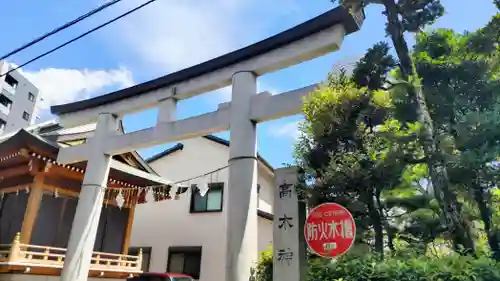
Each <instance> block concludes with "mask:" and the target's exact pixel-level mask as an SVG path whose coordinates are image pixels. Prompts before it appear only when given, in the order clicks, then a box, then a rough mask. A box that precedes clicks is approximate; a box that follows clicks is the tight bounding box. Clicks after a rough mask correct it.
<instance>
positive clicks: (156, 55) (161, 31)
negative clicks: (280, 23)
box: [112, 0, 298, 73]
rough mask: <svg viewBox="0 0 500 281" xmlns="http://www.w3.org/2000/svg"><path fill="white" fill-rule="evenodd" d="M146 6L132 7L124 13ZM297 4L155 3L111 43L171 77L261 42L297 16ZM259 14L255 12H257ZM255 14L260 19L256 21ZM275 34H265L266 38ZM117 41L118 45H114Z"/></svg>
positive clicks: (244, 0) (120, 27) (288, 0)
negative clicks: (270, 26) (286, 19)
mask: <svg viewBox="0 0 500 281" xmlns="http://www.w3.org/2000/svg"><path fill="white" fill-rule="evenodd" d="M142 2H143V1H140V0H136V1H130V2H128V4H127V6H122V8H123V9H129V8H131V7H134V6H137V5H138V4H140V3H142ZM295 2H296V0H282V1H280V4H279V5H276V4H275V3H273V2H272V1H267V0H237V1H235V0H211V1H197V0H169V1H157V2H155V3H154V4H151V5H150V6H149V7H146V8H144V9H143V10H141V11H140V12H138V13H136V14H134V15H132V16H130V17H128V18H127V19H126V20H123V21H120V22H119V23H118V24H117V27H116V28H117V29H116V32H115V33H116V34H117V35H118V36H117V37H118V38H116V37H114V36H113V40H114V42H112V43H113V44H120V46H121V47H127V48H129V49H130V50H131V51H132V53H134V54H136V55H137V56H138V57H137V58H138V59H139V60H141V61H143V62H145V63H146V64H147V67H148V68H149V70H151V68H154V69H156V70H157V71H159V72H162V73H164V72H172V71H176V70H180V69H183V68H186V67H189V66H192V65H195V64H197V63H201V62H203V61H206V60H209V59H211V58H214V57H217V56H219V55H223V54H225V53H227V52H230V51H233V50H235V49H238V48H240V47H243V46H245V45H247V44H250V43H253V42H254V41H257V40H260V39H262V36H263V34H262V33H263V32H264V33H266V29H267V27H268V26H266V25H268V24H271V23H272V21H273V20H274V19H279V18H280V16H282V17H286V16H289V15H290V14H291V13H297V12H298V11H297V10H298V9H297V7H296V5H295ZM256 11H257V12H258V13H255V12H256ZM257 14H261V15H262V16H259V17H258V18H256V15H257ZM268 35H271V34H264V36H268ZM116 40H118V42H116Z"/></svg>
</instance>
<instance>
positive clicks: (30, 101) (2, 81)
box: [0, 61, 40, 134]
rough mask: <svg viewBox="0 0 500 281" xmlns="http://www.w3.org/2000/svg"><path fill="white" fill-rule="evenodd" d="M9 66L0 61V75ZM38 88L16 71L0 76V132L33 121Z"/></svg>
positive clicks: (37, 99) (38, 98)
mask: <svg viewBox="0 0 500 281" xmlns="http://www.w3.org/2000/svg"><path fill="white" fill-rule="evenodd" d="M10 69H11V66H10V65H9V64H8V63H7V62H5V61H0V75H1V74H4V73H7V72H8V71H9V70H10ZM39 100H40V97H39V90H38V89H37V88H36V87H35V85H33V84H32V83H31V82H30V81H28V79H26V78H25V77H24V76H22V75H21V74H20V73H19V72H18V71H13V72H11V73H9V74H7V75H3V76H2V77H0V134H3V133H9V132H12V131H16V130H19V129H21V128H24V127H27V126H29V125H32V124H34V123H35V121H36V119H37V116H36V104H37V102H38V101H39Z"/></svg>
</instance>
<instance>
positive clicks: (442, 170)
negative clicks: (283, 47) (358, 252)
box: [295, 0, 500, 280]
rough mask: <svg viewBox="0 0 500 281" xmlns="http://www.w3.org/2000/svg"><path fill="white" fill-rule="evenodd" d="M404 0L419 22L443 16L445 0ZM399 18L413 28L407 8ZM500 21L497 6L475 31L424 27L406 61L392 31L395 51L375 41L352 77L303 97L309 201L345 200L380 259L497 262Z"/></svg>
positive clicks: (302, 157) (333, 78)
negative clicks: (465, 257)
mask: <svg viewBox="0 0 500 281" xmlns="http://www.w3.org/2000/svg"><path fill="white" fill-rule="evenodd" d="M347 2H349V3H350V4H353V3H354V2H356V1H344V3H343V4H346V3H347ZM389 2H391V3H395V2H394V0H392V1H385V0H381V1H372V2H365V4H370V3H379V4H384V5H388V3H389ZM410 2H411V3H410ZM424 4H425V5H424ZM397 5H407V6H405V7H406V8H405V9H409V7H414V8H416V7H417V6H418V7H420V9H421V11H416V10H415V11H414V13H413V14H412V16H411V17H413V18H414V19H416V18H420V19H421V22H430V21H433V20H434V19H435V17H437V16H438V15H440V14H442V7H440V4H439V2H438V1H408V3H407V2H405V1H398V2H397ZM433 5H435V6H433ZM401 7H402V6H400V8H398V11H399V12H398V13H403V12H402V11H401V10H402V8H401ZM389 9H390V7H388V9H387V10H389ZM426 9H428V10H426ZM424 10H425V11H426V12H425V13H424ZM399 17H400V18H401V20H402V22H400V27H401V26H404V30H408V31H411V30H412V29H410V28H408V27H406V25H404V24H403V23H404V20H403V19H404V18H405V17H406V18H411V17H410V13H408V14H407V15H405V16H404V17H403V16H402V15H399ZM415 21H416V20H415ZM393 24H394V23H393ZM499 27H500V16H498V15H497V16H495V17H493V18H492V20H491V21H490V22H489V23H488V24H487V25H486V26H485V27H483V28H481V29H479V30H477V31H475V32H467V33H464V34H458V33H455V32H453V31H451V30H446V29H438V30H433V31H429V32H420V33H419V34H418V36H417V42H416V44H415V46H414V47H413V49H412V50H411V52H410V51H409V52H408V57H409V58H410V63H411V67H412V69H411V70H409V71H408V69H405V67H404V66H403V64H404V63H403V62H402V58H403V60H404V59H408V58H404V52H403V56H401V54H402V52H401V49H400V51H399V52H398V51H397V49H398V44H399V43H401V41H398V40H395V39H394V36H395V33H394V30H392V33H391V32H389V34H392V35H393V36H392V39H393V43H394V44H393V45H394V47H395V49H396V53H397V54H398V60H396V59H395V58H394V57H392V55H391V49H390V47H389V45H388V44H386V43H384V42H380V43H378V44H376V45H374V46H373V47H372V48H370V49H369V50H368V51H367V53H366V54H365V56H364V57H363V58H362V59H361V60H360V61H359V62H358V63H357V64H356V67H355V69H354V72H353V74H352V76H347V75H346V74H345V73H344V72H341V73H340V74H338V73H337V74H330V75H329V76H328V78H327V80H326V81H325V82H324V83H323V84H322V85H321V86H320V87H319V88H318V89H317V90H316V91H315V92H314V93H312V94H311V96H310V97H308V99H306V100H305V106H304V116H305V121H304V123H303V124H302V126H301V132H302V136H301V137H300V140H299V142H298V143H297V145H296V151H295V156H296V160H297V163H298V165H299V166H300V167H301V170H302V171H303V172H304V175H303V176H304V177H305V181H304V191H305V192H306V193H307V194H308V195H309V197H308V198H309V200H310V204H311V205H317V204H320V203H323V202H337V203H340V204H342V205H344V206H346V207H347V208H348V209H349V210H350V211H351V212H352V213H353V215H354V217H355V220H356V223H357V230H358V233H357V236H356V237H357V241H356V243H357V244H358V245H361V244H364V245H368V246H369V247H370V248H371V249H372V252H373V254H374V256H375V257H377V258H378V259H384V258H385V259H390V258H394V257H398V256H399V257H401V256H402V255H406V256H408V257H410V256H412V255H415V254H417V255H420V256H422V257H431V256H432V257H442V256H443V255H449V254H450V253H451V252H453V251H455V252H457V253H460V254H464V253H465V254H468V253H470V254H473V257H481V256H483V255H487V256H489V255H491V257H493V258H494V259H496V260H500V225H499V223H500V192H499V191H498V187H497V186H498V181H499V176H500V173H499V172H500V164H499V163H498V162H499V161H500V159H499V158H500V142H499V140H500V129H499V128H500V96H499V95H498V94H499V93H500V82H499V81H500V79H499V77H500V59H499V58H500V56H499V54H500V52H499V51H500V47H499V44H498V43H499V41H500V35H499V34H500V28H499ZM396 33H397V32H396ZM396 41H397V42H396ZM398 42H399V43H398ZM403 43H404V44H406V43H405V42H403ZM404 44H403V45H404ZM403 47H404V46H403ZM399 48H401V45H400V46H399ZM403 49H404V48H403ZM403 51H404V50H403ZM411 77H414V78H415V79H417V78H418V79H417V80H413V78H411ZM419 91H421V93H420V94H419ZM416 97H417V98H416ZM420 99H423V100H420ZM424 109H425V110H424ZM423 110H424V111H423ZM422 115H427V117H425V118H423V117H422ZM429 120H430V121H431V123H426V122H427V121H429ZM429 129H431V131H432V133H431V134H430V133H429ZM429 136H430V137H431V138H432V139H433V141H432V142H429ZM433 145H434V146H435V147H434V148H432V149H429V146H433ZM436 163H437V164H436ZM436 165H437V166H436ZM438 174H440V175H438ZM436 180H437V182H438V184H436ZM444 180H445V182H443V181H444ZM450 219H452V220H453V221H452V223H450ZM476 245H477V249H476ZM476 250H477V251H476ZM388 254H389V255H388ZM388 256H389V257H388ZM353 280H355V279H353ZM464 280H465V279H464ZM467 280H468V279H467Z"/></svg>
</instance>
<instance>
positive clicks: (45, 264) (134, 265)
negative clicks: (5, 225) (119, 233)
mask: <svg viewBox="0 0 500 281" xmlns="http://www.w3.org/2000/svg"><path fill="white" fill-rule="evenodd" d="M65 256H66V249H64V248H56V247H46V246H37V245H28V244H23V243H21V242H20V233H18V234H17V235H16V236H15V238H14V241H12V244H9V245H5V244H4V245H0V273H8V272H19V273H24V274H37V275H53V276H54V275H55V276H58V275H59V274H60V272H61V269H62V267H63V264H64V258H65ZM141 265H142V250H140V251H139V255H137V256H132V255H122V254H111V253H101V252H94V253H93V254H92V259H91V264H90V271H89V276H90V277H99V278H127V277H130V276H133V275H137V274H139V273H141V272H142V271H141Z"/></svg>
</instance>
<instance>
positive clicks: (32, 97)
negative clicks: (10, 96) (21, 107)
mask: <svg viewBox="0 0 500 281" xmlns="http://www.w3.org/2000/svg"><path fill="white" fill-rule="evenodd" d="M28 99H29V100H30V101H35V95H33V94H32V93H28Z"/></svg>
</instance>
